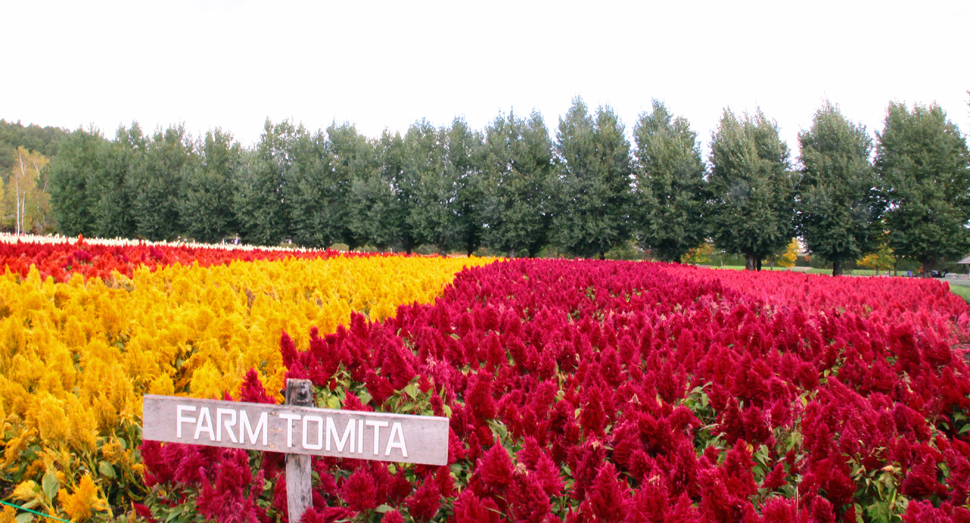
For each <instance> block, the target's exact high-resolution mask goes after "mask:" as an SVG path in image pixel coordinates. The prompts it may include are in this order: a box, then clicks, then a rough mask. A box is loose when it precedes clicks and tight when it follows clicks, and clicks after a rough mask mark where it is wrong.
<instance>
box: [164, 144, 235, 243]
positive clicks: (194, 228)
mask: <svg viewBox="0 0 970 523" xmlns="http://www.w3.org/2000/svg"><path fill="white" fill-rule="evenodd" d="M196 150H197V152H198V153H199V154H200V158H199V159H198V161H196V162H193V163H192V168H191V169H188V170H187V171H186V174H185V179H184V184H185V185H184V188H185V193H184V197H183V198H182V200H181V203H180V206H179V214H180V217H181V220H182V228H183V230H184V232H185V234H186V235H187V236H188V237H190V238H192V239H195V240H196V241H201V242H208V243H216V242H219V241H221V240H223V239H225V238H226V237H228V236H229V235H231V234H234V233H235V232H236V231H237V229H238V225H237V224H236V217H235V214H234V213H233V205H232V202H233V179H234V178H235V176H236V173H237V171H238V170H239V169H240V166H241V163H242V154H243V153H242V147H241V146H240V145H239V143H238V142H236V141H235V140H234V139H233V137H232V135H231V134H229V133H228V132H225V131H223V130H222V129H218V128H217V129H216V130H215V131H209V132H207V133H206V135H205V138H204V139H203V140H201V142H200V143H199V144H198V145H197V146H196Z"/></svg>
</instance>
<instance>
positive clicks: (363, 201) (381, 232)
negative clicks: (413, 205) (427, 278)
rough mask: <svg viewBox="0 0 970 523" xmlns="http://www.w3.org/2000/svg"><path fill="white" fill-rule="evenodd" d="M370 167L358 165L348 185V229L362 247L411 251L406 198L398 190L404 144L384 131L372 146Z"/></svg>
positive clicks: (396, 135)
mask: <svg viewBox="0 0 970 523" xmlns="http://www.w3.org/2000/svg"><path fill="white" fill-rule="evenodd" d="M371 154H372V155H373V162H374V164H373V165H372V166H368V165H366V163H363V162H362V163H361V164H359V165H360V166H361V169H357V170H355V174H354V177H353V179H352V181H351V192H350V211H349V213H350V214H349V224H350V225H349V227H350V230H351V233H352V234H353V235H354V236H355V237H357V238H358V241H359V242H361V243H366V244H370V245H373V246H375V247H377V248H380V249H387V248H389V247H393V246H396V245H401V246H404V247H405V248H406V249H407V250H408V251H409V252H410V249H412V248H413V247H414V241H413V239H411V236H410V226H409V225H408V223H407V216H408V212H407V210H408V209H407V205H408V196H407V195H406V194H405V192H404V191H403V190H402V189H401V187H402V176H403V170H404V167H403V166H404V155H405V149H404V140H403V139H402V138H401V135H400V133H394V134H391V133H390V132H389V131H387V130H386V129H385V130H384V132H383V133H382V134H381V138H380V139H379V140H377V141H375V142H374V143H372V144H371Z"/></svg>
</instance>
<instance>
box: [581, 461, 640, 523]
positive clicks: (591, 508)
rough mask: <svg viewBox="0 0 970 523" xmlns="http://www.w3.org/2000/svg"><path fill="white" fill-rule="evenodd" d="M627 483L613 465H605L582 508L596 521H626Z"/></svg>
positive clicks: (597, 475) (594, 481)
mask: <svg viewBox="0 0 970 523" xmlns="http://www.w3.org/2000/svg"><path fill="white" fill-rule="evenodd" d="M627 490H628V486H627V484H626V482H625V481H622V480H620V479H619V478H618V477H617V474H616V468H614V467H613V464H612V463H606V464H604V465H603V466H602V467H601V468H600V469H599V471H598V472H597V474H596V479H595V480H593V484H592V486H591V487H590V489H589V491H588V492H587V494H586V499H585V500H584V502H583V505H582V507H585V511H588V512H589V513H591V514H592V515H594V516H595V517H596V521H614V522H619V521H624V520H625V519H626V516H627V511H628V508H627V507H628V504H629V493H628V492H627Z"/></svg>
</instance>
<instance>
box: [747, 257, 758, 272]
mask: <svg viewBox="0 0 970 523" xmlns="http://www.w3.org/2000/svg"><path fill="white" fill-rule="evenodd" d="M758 268H759V267H758V260H757V259H756V258H755V257H754V254H745V255H744V270H746V271H756V270H758Z"/></svg>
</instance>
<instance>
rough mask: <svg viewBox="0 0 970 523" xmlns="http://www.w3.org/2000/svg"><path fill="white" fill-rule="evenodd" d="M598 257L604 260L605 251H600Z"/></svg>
mask: <svg viewBox="0 0 970 523" xmlns="http://www.w3.org/2000/svg"><path fill="white" fill-rule="evenodd" d="M600 259H601V260H605V259H606V251H600Z"/></svg>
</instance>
